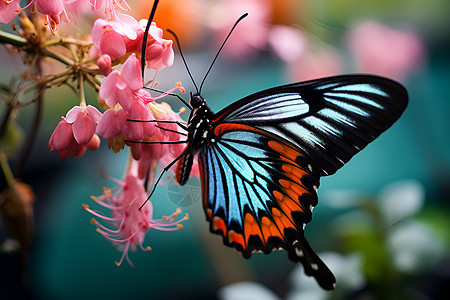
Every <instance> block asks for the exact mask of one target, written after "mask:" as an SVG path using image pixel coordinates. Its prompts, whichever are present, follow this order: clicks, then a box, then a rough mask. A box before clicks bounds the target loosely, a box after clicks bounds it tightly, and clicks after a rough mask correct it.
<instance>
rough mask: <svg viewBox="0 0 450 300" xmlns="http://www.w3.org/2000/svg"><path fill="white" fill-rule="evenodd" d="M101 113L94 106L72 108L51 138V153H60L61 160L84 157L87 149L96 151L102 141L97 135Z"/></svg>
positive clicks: (49, 144)
mask: <svg viewBox="0 0 450 300" xmlns="http://www.w3.org/2000/svg"><path fill="white" fill-rule="evenodd" d="M100 117H101V113H100V112H99V111H98V110H97V109H96V108H95V107H93V106H90V105H89V106H88V107H87V108H86V109H84V110H83V109H82V108H81V107H79V106H75V107H74V108H72V109H71V110H70V111H69V112H68V113H67V115H66V117H65V118H64V117H61V121H60V122H59V123H58V125H57V126H56V128H55V130H54V131H53V133H52V136H51V137H50V140H49V143H48V147H49V149H50V151H53V150H55V151H56V152H58V154H59V157H60V158H61V160H65V159H67V157H69V155H70V156H72V157H75V158H78V157H80V156H82V155H83V154H84V153H85V152H86V149H87V148H88V149H89V150H96V149H97V148H98V147H99V145H100V139H99V137H98V136H97V135H96V134H95V128H96V126H97V123H98V121H99V120H100Z"/></svg>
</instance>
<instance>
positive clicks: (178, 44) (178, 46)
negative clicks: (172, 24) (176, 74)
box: [166, 29, 199, 93]
mask: <svg viewBox="0 0 450 300" xmlns="http://www.w3.org/2000/svg"><path fill="white" fill-rule="evenodd" d="M166 31H167V32H168V33H170V34H171V35H173V37H174V38H175V41H176V42H177V48H178V51H180V55H181V59H182V60H183V63H184V66H185V68H186V71H187V72H188V74H189V77H191V80H192V83H193V84H194V86H195V90H196V91H197V93H198V92H199V90H198V87H197V84H196V83H195V81H194V77H192V74H191V71H190V70H189V67H188V65H187V62H186V59H185V58H184V55H183V51H181V45H180V40H179V39H178V36H177V35H176V34H175V32H173V31H172V30H170V29H166Z"/></svg>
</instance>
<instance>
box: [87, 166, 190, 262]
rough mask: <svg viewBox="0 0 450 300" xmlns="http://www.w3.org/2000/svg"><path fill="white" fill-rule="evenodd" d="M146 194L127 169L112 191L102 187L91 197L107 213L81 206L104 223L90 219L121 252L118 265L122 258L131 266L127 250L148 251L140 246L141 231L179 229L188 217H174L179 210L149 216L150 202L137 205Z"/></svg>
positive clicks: (150, 210)
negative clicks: (124, 175)
mask: <svg viewBox="0 0 450 300" xmlns="http://www.w3.org/2000/svg"><path fill="white" fill-rule="evenodd" d="M147 197H148V194H147V192H146V191H145V189H144V183H143V181H142V180H141V179H139V178H138V177H137V176H136V175H134V174H133V172H132V171H129V172H128V173H127V175H126V177H125V180H124V181H119V182H118V185H117V186H116V187H115V188H114V189H113V190H111V189H108V188H105V189H104V191H103V195H101V196H100V197H92V199H93V200H94V201H95V202H97V203H98V204H99V205H101V206H102V207H104V208H106V209H110V210H111V215H110V216H109V215H105V214H103V213H101V212H99V211H95V210H92V209H91V208H89V206H88V205H83V207H84V209H85V210H87V211H88V212H90V213H91V214H93V215H94V216H96V217H97V218H99V219H100V220H101V221H103V222H106V223H107V224H108V225H103V224H102V223H100V222H98V221H97V220H96V219H92V221H91V222H92V223H93V224H95V225H96V226H97V231H98V232H99V233H100V234H101V235H103V236H104V237H105V238H106V239H107V240H109V241H111V242H113V243H115V244H117V245H118V246H117V247H118V249H119V250H120V251H122V252H123V254H122V257H121V259H120V260H119V262H116V264H117V265H118V266H120V265H121V264H122V262H123V260H124V258H125V259H126V260H127V261H128V263H129V264H130V265H131V266H132V265H133V264H132V263H131V261H130V259H129V257H128V252H129V251H136V248H137V246H139V247H140V248H141V249H142V250H144V251H148V250H151V248H150V247H145V248H144V247H143V242H144V238H145V234H146V233H147V232H148V231H149V230H150V229H152V228H153V229H158V230H164V231H173V230H180V229H182V228H183V225H181V224H180V223H181V222H182V221H184V220H187V219H188V215H187V214H186V216H185V217H183V218H181V219H178V220H177V216H178V215H179V214H180V213H181V210H180V209H177V211H176V212H175V213H173V214H172V215H171V216H169V217H163V218H162V219H153V207H152V204H151V202H150V201H148V202H147V204H146V205H144V206H143V207H142V208H140V206H141V205H142V204H143V203H144V202H145V200H146V199H147Z"/></svg>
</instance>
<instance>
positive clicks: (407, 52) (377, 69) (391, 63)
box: [347, 21, 425, 80]
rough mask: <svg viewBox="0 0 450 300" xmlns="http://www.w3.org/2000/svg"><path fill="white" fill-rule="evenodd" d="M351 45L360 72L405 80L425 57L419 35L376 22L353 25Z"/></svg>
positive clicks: (349, 40) (349, 37) (350, 35)
mask: <svg viewBox="0 0 450 300" xmlns="http://www.w3.org/2000/svg"><path fill="white" fill-rule="evenodd" d="M347 41H348V47H349V48H350V51H351V52H352V53H353V55H354V56H355V59H356V63H357V66H358V69H359V71H361V72H368V73H375V74H379V75H384V76H389V77H392V78H395V79H397V80H402V79H404V78H405V77H406V76H407V75H408V74H409V73H410V72H411V71H412V70H413V68H414V67H416V66H417V65H418V64H419V63H420V62H421V61H422V60H423V57H424V53H425V49H424V46H423V43H422V41H421V40H420V38H419V37H418V36H417V35H416V34H415V33H414V32H413V31H408V30H396V29H392V28H390V27H387V26H385V25H383V24H381V23H378V22H375V21H366V22H363V23H360V24H357V25H356V26H354V28H353V29H352V31H351V32H350V34H349V36H348V39H347Z"/></svg>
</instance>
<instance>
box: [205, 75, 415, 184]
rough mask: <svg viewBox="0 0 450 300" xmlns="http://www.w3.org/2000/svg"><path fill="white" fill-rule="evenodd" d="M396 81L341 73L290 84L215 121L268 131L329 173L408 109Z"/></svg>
mask: <svg viewBox="0 0 450 300" xmlns="http://www.w3.org/2000/svg"><path fill="white" fill-rule="evenodd" d="M407 102H408V96H407V93H406V90H405V89H404V88H403V87H402V86H401V85H400V84H398V83H396V82H394V81H392V80H390V79H387V78H383V77H379V76H373V75H343V76H335V77H329V78H322V79H317V80H312V81H306V82H300V83H294V84H289V85H284V86H279V87H275V88H272V89H268V90H264V91H261V92H258V93H255V94H253V95H250V96H247V97H245V98H243V99H241V100H239V101H237V102H235V103H233V104H231V105H230V106H228V107H226V108H224V109H223V110H221V111H220V112H219V113H217V114H216V116H217V117H216V118H215V120H214V122H216V123H218V124H220V123H226V122H231V123H245V124H249V125H252V126H254V127H257V128H260V129H264V130H266V131H269V132H272V133H274V134H276V135H278V136H280V137H283V138H285V139H287V140H289V141H290V142H291V143H293V144H294V145H295V146H296V147H298V148H300V149H302V150H303V151H304V152H306V153H308V154H309V155H310V157H311V158H312V159H313V160H314V161H315V162H316V164H318V166H319V167H320V168H321V175H322V176H324V175H331V174H333V173H335V172H336V171H337V169H339V168H340V167H342V166H343V165H344V164H345V163H346V162H348V161H349V160H350V158H351V157H352V156H353V155H355V154H356V153H357V152H359V151H360V150H362V149H363V148H364V147H365V146H367V144H368V143H370V142H371V141H373V140H374V139H375V138H376V137H378V136H379V135H380V134H381V133H382V132H383V131H385V130H386V129H388V128H389V127H390V126H391V125H392V124H393V123H394V122H395V121H396V120H397V119H398V118H399V117H400V115H401V114H402V112H403V111H404V109H405V108H406V105H407Z"/></svg>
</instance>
